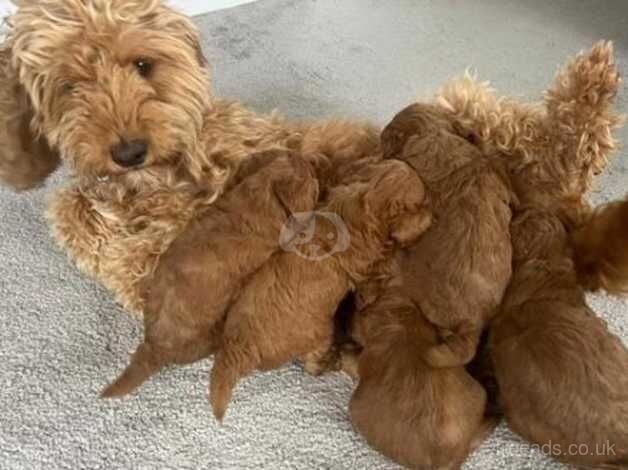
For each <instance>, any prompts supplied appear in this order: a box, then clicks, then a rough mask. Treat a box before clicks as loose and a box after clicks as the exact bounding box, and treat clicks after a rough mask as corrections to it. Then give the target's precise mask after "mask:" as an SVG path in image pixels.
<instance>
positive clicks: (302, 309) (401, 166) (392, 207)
mask: <svg viewBox="0 0 628 470" xmlns="http://www.w3.org/2000/svg"><path fill="white" fill-rule="evenodd" d="M319 210H320V211H321V213H327V214H335V215H336V216H338V217H339V221H341V223H342V224H343V225H344V227H346V231H347V234H348V237H349V240H350V244H349V246H348V247H346V249H344V250H341V251H338V252H335V253H334V252H333V248H332V247H329V246H327V245H332V244H335V243H336V240H334V237H332V238H329V235H330V234H332V235H334V234H335V232H336V231H337V229H338V227H335V226H334V224H333V222H332V221H330V220H327V219H324V218H322V217H320V218H318V219H319V220H313V221H312V223H315V224H316V226H315V227H312V229H313V232H314V233H313V234H312V236H311V239H310V240H308V243H307V245H306V246H303V247H302V248H301V250H300V252H298V253H295V252H292V251H288V252H280V253H278V254H277V255H275V256H274V257H273V258H271V260H270V261H268V262H267V263H266V264H265V265H264V266H263V267H262V268H261V269H259V270H258V271H257V272H255V274H254V275H253V277H252V278H251V280H250V281H249V282H248V283H247V285H246V286H245V288H244V290H243V291H242V293H241V295H240V296H239V298H238V299H237V300H236V301H235V302H234V304H233V306H232V307H231V308H230V309H229V312H228V317H227V320H226V325H225V332H224V338H223V344H222V347H221V349H220V350H219V351H218V353H217V354H216V360H215V363H214V368H213V370H212V376H211V385H210V391H211V393H210V400H211V403H212V407H213V410H214V414H215V415H216V417H217V418H218V419H222V417H223V416H224V413H225V411H226V408H227V406H228V403H229V401H230V399H231V395H232V392H233V389H234V387H235V386H236V384H237V382H238V380H239V379H240V378H241V377H243V376H245V375H247V374H250V373H251V372H252V371H254V370H255V369H272V368H276V367H279V366H280V365H282V364H283V363H285V362H288V361H289V360H291V359H294V358H297V357H303V358H305V359H306V360H308V361H315V360H316V359H317V358H318V357H321V356H324V355H325V354H326V353H327V351H328V350H329V348H330V347H331V345H332V343H333V338H334V313H335V311H336V308H337V307H338V305H339V304H340V302H341V300H342V299H343V297H345V295H346V294H347V292H348V291H349V290H350V289H351V288H352V286H355V285H356V284H357V283H360V282H364V281H365V280H366V279H368V277H369V275H370V273H371V272H372V270H373V268H374V267H375V266H377V265H378V263H379V262H381V261H383V260H385V259H386V258H387V257H388V256H389V254H390V253H391V251H392V250H393V249H394V248H395V247H396V246H404V245H407V244H409V243H412V242H414V241H415V240H416V239H417V238H418V237H419V236H420V235H421V234H422V233H423V232H425V230H426V229H427V228H428V227H429V225H430V223H431V214H430V212H429V210H428V209H427V207H426V205H425V189H424V187H423V183H422V182H421V180H420V179H419V177H418V176H417V174H416V173H415V171H414V170H413V169H412V168H411V167H410V166H409V165H407V164H405V163H403V162H400V161H394V160H390V161H382V162H376V163H371V164H369V165H363V166H362V167H361V168H360V169H359V170H356V172H352V173H351V174H350V175H349V176H348V178H347V179H346V180H344V181H342V182H341V184H339V185H338V186H337V187H334V188H331V189H330V190H329V194H328V196H327V198H326V200H325V201H324V202H323V203H322V205H321V206H320V207H319ZM336 235H337V234H336ZM326 246H327V247H326ZM321 247H322V248H323V249H322V250H321ZM321 251H322V252H323V253H327V254H328V256H326V257H324V258H323V259H311V257H310V256H304V255H316V254H318V253H320V252H321Z"/></svg>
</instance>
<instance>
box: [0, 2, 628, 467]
mask: <svg viewBox="0 0 628 470" xmlns="http://www.w3.org/2000/svg"><path fill="white" fill-rule="evenodd" d="M197 22H198V24H199V26H200V27H201V29H202V31H203V36H204V46H205V50H206V52H207V56H208V58H209V59H210V61H211V62H212V63H213V65H214V70H215V85H216V88H217V91H218V93H219V94H220V95H222V96H230V97H237V98H239V99H241V100H243V101H245V102H247V103H249V104H250V105H251V106H253V107H255V108H257V109H259V110H265V111H268V110H270V109H272V108H275V107H278V108H280V109H281V110H283V111H284V112H285V113H286V114H288V115H289V116H291V117H295V118H297V117H299V118H302V117H326V116H330V115H348V116H356V117H362V118H370V119H373V120H375V121H376V122H379V123H384V122H386V121H387V120H388V119H389V118H390V117H391V116H392V114H393V113H394V112H395V111H396V110H398V109H399V108H400V107H402V106H404V105H405V104H407V103H409V102H410V101H411V100H413V99H414V98H415V97H416V96H417V94H418V95H423V96H429V95H430V94H431V93H432V92H433V91H434V90H435V89H436V87H437V86H438V85H439V84H440V83H441V82H442V81H443V80H445V79H447V78H448V77H450V76H452V75H453V74H457V73H459V72H460V71H461V70H463V69H464V68H465V67H467V66H474V67H475V68H476V69H477V70H478V71H479V73H480V75H481V76H482V77H485V78H490V79H491V80H492V82H493V84H494V85H495V86H496V87H498V88H499V89H500V90H501V91H503V92H506V93H509V94H513V95H519V96H522V97H524V98H537V97H538V96H539V94H540V92H541V90H543V89H544V87H545V86H546V84H547V83H548V81H549V80H550V79H551V77H552V75H553V73H554V72H555V70H556V68H557V66H558V65H559V64H560V63H561V62H562V61H563V59H564V58H565V57H566V56H568V55H570V54H572V53H574V52H576V51H578V50H580V49H582V48H585V47H588V46H589V45H590V44H592V43H593V42H594V41H595V40H597V39H598V38H609V39H613V40H615V43H616V47H617V55H618V59H619V61H620V62H621V67H622V69H623V71H624V75H626V72H628V3H626V2H625V0H616V1H604V2H600V1H595V0H590V1H582V0H555V1H553V2H546V1H545V0H534V1H526V2H519V1H517V0H509V1H503V0H483V1H478V2H462V1H460V0H440V1H438V2H436V1H424V0H386V1H381V0H342V1H334V0H264V1H260V2H257V3H253V4H250V5H246V6H243V7H239V8H236V9H233V10H227V11H222V12H217V13H212V14H209V15H206V16H203V17H198V18H197ZM619 107H620V108H621V109H622V110H623V111H628V108H627V106H626V93H625V92H622V94H621V95H620V97H619ZM621 137H622V140H623V141H624V142H628V132H627V131H622V134H621ZM627 154H628V150H624V151H623V152H621V153H620V155H618V157H617V158H616V160H615V161H614V163H613V165H612V167H611V168H610V169H609V170H608V171H607V172H606V174H605V176H604V177H603V178H601V179H600V181H599V190H598V191H597V192H596V194H595V195H594V198H595V200H596V201H598V202H600V201H604V200H607V199H611V198H617V197H620V196H623V195H624V193H625V192H626V191H627V186H628V156H627ZM61 184H63V175H62V174H60V175H57V176H55V178H54V179H53V180H52V181H51V182H50V184H49V185H48V186H47V187H46V188H43V189H41V190H38V191H35V192H33V193H30V194H28V195H20V196H18V195H15V194H12V193H10V192H8V191H4V190H1V191H0V214H1V220H0V346H1V347H0V468H1V469H10V470H18V469H29V470H31V469H47V470H50V469H59V468H64V469H72V470H74V469H79V468H80V469H86V468H90V469H92V468H93V469H95V468H102V469H108V470H109V469H144V468H145V469H153V468H154V469H157V468H158V469H175V468H176V469H178V468H181V469H183V468H186V469H187V468H190V469H191V468H212V469H234V470H235V469H253V468H269V469H279V468H294V469H309V468H327V469H350V468H356V469H393V468H396V466H395V465H393V464H391V463H390V462H388V461H387V460H386V459H384V458H382V457H380V456H379V455H378V454H377V453H375V452H374V451H372V450H370V449H369V448H368V447H367V446H366V445H365V444H364V442H363V441H362V440H361V439H360V438H359V437H357V436H356V435H355V434H354V433H353V432H352V430H351V426H350V424H349V421H348V420H347V414H346V408H347V402H348V399H349V396H350V393H351V383H350V382H349V381H348V380H347V379H345V378H344V377H343V376H341V375H330V376H328V377H325V378H323V379H314V378H311V377H308V376H306V375H304V374H303V373H302V372H301V371H300V370H299V368H298V367H296V366H293V367H286V368H284V369H282V370H279V371H276V372H273V373H266V374H259V375H256V376H255V377H251V378H249V379H248V380H245V381H244V382H243V383H242V385H241V387H240V388H239V389H238V391H237V393H236V396H235V401H234V403H233V405H232V407H231V409H230V414H229V416H228V418H227V420H226V422H225V424H224V425H223V426H218V425H216V424H215V423H214V421H213V420H212V419H211V417H210V414H209V410H208V407H207V402H206V384H207V373H208V369H209V362H207V361H206V362H203V363H200V364H197V365H195V366H191V367H186V368H180V369H177V370H170V371H167V372H165V373H163V374H161V375H160V376H159V377H157V378H155V379H154V380H152V381H151V382H150V383H148V384H147V385H146V386H145V387H144V388H142V390H141V392H140V393H138V394H137V395H135V396H133V397H131V398H129V399H126V400H124V401H119V402H103V401H100V400H98V398H97V394H98V391H99V390H100V388H101V387H102V386H103V385H104V384H105V383H106V381H107V380H108V379H110V378H111V377H113V376H114V375H115V374H116V372H117V371H119V370H120V368H121V367H122V366H123V364H124V363H125V361H126V360H127V353H128V352H129V351H131V350H132V349H134V347H135V345H136V343H137V341H138V338H139V334H140V327H139V325H138V322H137V321H136V320H135V319H133V318H130V317H129V316H128V315H127V314H125V313H124V312H123V311H121V309H120V308H119V307H117V306H116V305H115V304H114V303H113V302H112V300H111V297H110V296H109V295H108V294H107V293H106V292H105V291H104V290H103V289H101V288H100V287H99V286H97V285H95V284H94V283H92V282H90V281H89V280H87V279H85V278H84V277H82V276H81V275H79V273H78V272H77V270H76V269H75V268H74V267H73V266H72V265H71V264H70V263H69V262H68V261H67V260H66V257H65V255H64V254H63V253H61V252H59V251H58V250H57V249H56V248H55V246H54V245H53V243H52V241H51V239H50V238H49V236H48V232H47V227H46V225H45V222H44V220H43V217H42V213H43V211H44V207H45V201H46V197H47V196H48V195H49V194H50V193H51V192H52V191H53V190H54V188H55V187H57V186H59V185H61ZM592 303H593V305H594V307H595V308H596V310H597V311H598V312H599V313H600V315H602V316H604V317H605V318H606V319H607V320H608V321H609V323H610V324H611V327H612V328H613V329H614V331H616V332H617V333H618V334H619V335H621V336H622V338H623V339H624V340H626V341H627V342H628V303H627V302H626V301H622V300H614V299H608V298H605V297H598V298H595V299H592ZM467 468H469V469H478V470H480V469H481V470H489V469H504V468H506V469H541V468H543V469H545V468H547V469H553V468H562V467H561V466H560V465H558V464H555V463H554V462H552V461H551V460H549V459H548V458H546V457H544V456H542V455H541V454H540V453H538V452H534V451H532V450H530V449H529V448H527V447H526V446H525V445H524V443H523V442H522V441H520V440H519V439H518V438H517V437H516V436H514V435H513V434H512V433H510V432H509V431H508V430H507V429H506V428H505V426H501V427H500V428H499V429H498V430H497V432H496V433H495V435H494V436H493V437H492V438H491V439H490V440H489V441H488V442H486V444H485V445H484V446H483V447H482V448H481V449H480V450H479V451H478V452H476V453H475V454H474V455H473V457H472V458H471V459H470V461H469V463H468V466H467Z"/></svg>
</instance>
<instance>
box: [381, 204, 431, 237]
mask: <svg viewBox="0 0 628 470" xmlns="http://www.w3.org/2000/svg"><path fill="white" fill-rule="evenodd" d="M430 225H432V213H431V212H430V211H429V210H428V209H426V208H420V209H419V211H418V212H414V213H407V214H403V215H401V216H400V217H399V218H398V219H397V220H396V221H395V222H394V223H393V226H392V230H391V232H390V238H392V239H393V240H394V241H396V242H397V243H399V245H401V246H407V245H410V244H412V243H414V242H415V241H416V240H417V239H418V238H419V237H420V236H421V235H423V233H424V232H425V231H426V230H427V229H428V228H429V227H430Z"/></svg>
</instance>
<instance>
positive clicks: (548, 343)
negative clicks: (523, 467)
mask: <svg viewBox="0 0 628 470" xmlns="http://www.w3.org/2000/svg"><path fill="white" fill-rule="evenodd" d="M512 238H513V246H514V274H513V279H512V282H511V284H510V286H509V288H508V290H507V292H506V295H505V297H504V303H503V306H502V310H501V312H500V314H499V315H498V316H497V318H496V319H495V321H494V322H493V325H492V326H491V333H490V341H489V352H490V357H491V359H492V362H493V364H494V369H495V376H496V378H497V383H498V385H499V397H500V398H499V399H500V404H501V406H502V408H503V411H504V414H505V416H506V419H507V421H508V423H509V425H510V426H511V427H512V429H513V430H514V431H516V432H518V433H519V434H521V435H522V436H523V437H525V438H526V439H528V440H530V441H531V442H534V443H537V444H539V445H547V444H548V443H551V444H553V447H552V454H553V455H554V456H555V457H557V458H559V459H560V460H563V461H566V462H571V463H575V464H579V465H591V466H593V465H600V464H607V465H609V466H608V467H607V468H612V467H611V466H612V464H617V465H618V468H626V466H627V465H628V376H627V375H626V371H627V370H628V350H627V349H626V348H625V347H624V346H623V344H622V342H621V340H620V339H619V338H617V337H616V336H614V335H612V334H611V333H610V332H609V331H608V329H607V327H606V324H605V322H604V321H602V320H601V319H599V318H598V317H597V316H596V315H595V313H594V312H593V311H591V309H590V308H589V307H588V306H587V304H586V301H585V297H584V289H583V288H582V287H581V286H580V285H579V283H578V277H577V274H576V269H575V266H574V263H573V261H572V252H571V249H570V245H569V240H568V236H567V232H566V230H565V228H564V226H563V223H562V222H561V220H560V219H559V217H558V216H557V215H556V214H554V213H551V212H547V211H545V210H543V209H537V208H531V209H527V210H523V211H522V212H521V213H520V214H519V215H518V216H517V218H516V219H515V221H514V222H513V225H512ZM585 445H586V446H587V447H586V448H587V452H576V451H575V450H574V449H576V448H578V449H582V448H583V447H582V446H585ZM578 446H581V447H578ZM622 464H623V465H622Z"/></svg>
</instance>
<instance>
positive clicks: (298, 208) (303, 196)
mask: <svg viewBox="0 0 628 470" xmlns="http://www.w3.org/2000/svg"><path fill="white" fill-rule="evenodd" d="M285 158H287V159H289V164H288V168H287V171H286V172H285V178H280V179H278V180H277V181H275V182H274V183H273V191H274V193H275V196H276V197H277V199H278V200H279V201H280V203H281V204H282V205H283V207H285V208H286V211H287V212H288V213H290V214H295V213H299V212H311V211H313V210H314V208H315V206H316V203H317V202H318V196H319V185H318V180H317V179H316V176H315V175H314V171H313V169H312V168H311V167H310V165H309V164H308V163H307V162H306V161H305V160H304V159H303V157H302V156H301V155H299V154H291V155H289V156H287V157H285Z"/></svg>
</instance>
